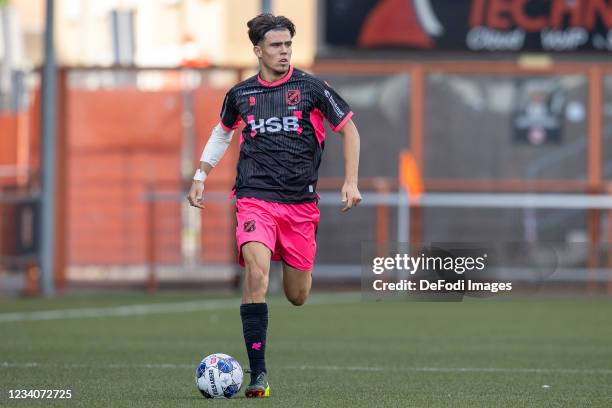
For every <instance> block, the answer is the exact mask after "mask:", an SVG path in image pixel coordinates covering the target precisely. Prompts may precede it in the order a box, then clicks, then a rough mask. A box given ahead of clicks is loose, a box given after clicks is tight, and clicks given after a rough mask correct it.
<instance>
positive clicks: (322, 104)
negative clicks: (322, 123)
mask: <svg viewBox="0 0 612 408" xmlns="http://www.w3.org/2000/svg"><path fill="white" fill-rule="evenodd" d="M317 93H318V94H319V95H318V106H317V108H319V110H320V111H321V112H323V115H324V116H325V119H327V121H328V122H329V126H330V127H331V129H332V130H333V131H334V132H339V131H340V130H341V129H342V128H343V127H344V125H345V124H346V122H348V120H349V119H350V118H351V116H353V111H351V107H350V106H349V104H348V103H346V101H345V100H344V99H342V97H341V96H340V95H338V93H337V92H336V91H334V90H333V89H332V88H331V87H330V86H329V85H328V84H327V82H324V81H321V82H320V86H318V87H317Z"/></svg>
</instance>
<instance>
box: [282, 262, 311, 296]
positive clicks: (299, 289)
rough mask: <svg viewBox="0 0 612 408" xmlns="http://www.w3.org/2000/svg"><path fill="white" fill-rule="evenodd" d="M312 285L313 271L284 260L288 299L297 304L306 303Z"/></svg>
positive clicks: (285, 286)
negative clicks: (299, 267)
mask: <svg viewBox="0 0 612 408" xmlns="http://www.w3.org/2000/svg"><path fill="white" fill-rule="evenodd" d="M311 286H312V273H311V271H310V270H308V271H303V270H300V269H297V268H294V267H293V266H290V265H288V264H286V263H284V262H283V289H284V290H285V296H286V297H287V300H289V302H291V303H292V304H293V305H295V306H301V305H303V304H304V303H306V300H307V299H308V295H310V287H311Z"/></svg>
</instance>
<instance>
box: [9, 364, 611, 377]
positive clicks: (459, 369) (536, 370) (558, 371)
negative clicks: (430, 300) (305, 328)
mask: <svg viewBox="0 0 612 408" xmlns="http://www.w3.org/2000/svg"><path fill="white" fill-rule="evenodd" d="M42 367H51V368H53V367H56V368H63V369H67V368H109V369H122V368H138V369H140V368H150V369H163V368H170V369H191V368H193V369H195V367H196V364H173V363H158V364H154V363H152V364H113V363H109V364H78V363H74V364H54V363H36V362H26V363H11V362H7V361H5V362H2V363H0V368H42ZM277 369H278V370H299V371H362V372H430V373H465V372H472V373H527V374H578V375H580V374H583V375H601V374H612V369H607V368H521V367H514V368H513V367H506V368H502V367H375V366H363V367H359V366H346V367H343V366H306V365H303V366H280V367H277Z"/></svg>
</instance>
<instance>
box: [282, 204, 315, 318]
mask: <svg viewBox="0 0 612 408" xmlns="http://www.w3.org/2000/svg"><path fill="white" fill-rule="evenodd" d="M281 212H282V216H281V217H280V218H279V219H278V220H277V222H278V226H279V228H278V241H279V245H280V255H281V257H282V259H283V288H284V290H285V296H287V299H288V300H289V301H290V302H291V303H292V304H294V305H296V306H300V305H303V304H304V303H305V302H306V300H307V299H308V296H309V295H310V287H311V285H312V273H311V272H312V269H313V267H314V258H315V254H316V252H317V241H316V231H317V225H318V223H319V218H320V213H319V209H318V207H317V203H316V202H310V203H304V204H285V205H282V206H281Z"/></svg>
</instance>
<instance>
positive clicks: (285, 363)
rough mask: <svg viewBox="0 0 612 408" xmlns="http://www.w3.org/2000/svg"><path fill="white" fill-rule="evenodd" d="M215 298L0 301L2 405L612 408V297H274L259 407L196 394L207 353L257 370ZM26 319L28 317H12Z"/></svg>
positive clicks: (236, 324)
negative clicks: (38, 395)
mask: <svg viewBox="0 0 612 408" xmlns="http://www.w3.org/2000/svg"><path fill="white" fill-rule="evenodd" d="M211 298H212V297H211V296H210V294H207V293H187V294H176V293H172V294H160V295H148V296H146V295H142V294H123V295H113V296H101V295H96V296H87V297H83V296H68V297H64V298H60V299H53V300H41V299H38V300H29V301H26V300H6V299H5V300H2V301H0V392H1V395H0V405H5V406H11V407H12V406H15V407H26V406H43V405H45V406H46V405H51V406H67V407H72V406H74V407H77V406H83V407H138V406H146V407H196V406H197V407H202V406H215V405H218V406H221V405H222V406H224V407H225V406H245V405H253V404H256V405H258V406H264V405H265V406H270V407H276V406H278V407H302V406H303V407H344V406H346V407H374V406H377V407H378V406H385V407H386V406H388V407H397V406H406V407H438V406H440V407H498V406H499V407H515V406H517V407H518V406H521V407H522V406H542V407H556V406H558V407H578V406H593V407H597V406H599V407H610V406H612V298H590V299H589V298H563V299H559V298H557V299H550V298H548V299H541V298H540V299H537V298H529V299H513V300H504V301H501V300H495V299H468V300H466V301H464V302H457V303H433V302H384V301H383V302H361V301H360V300H359V298H358V297H357V298H350V297H346V296H345V295H333V294H331V295H320V296H314V297H313V298H312V299H313V302H312V304H307V305H306V306H302V307H294V306H291V305H290V304H289V303H288V302H286V301H284V300H283V299H280V298H272V299H271V300H270V326H269V332H268V349H267V350H268V351H267V364H268V371H269V380H270V384H271V393H272V395H271V397H270V398H269V399H266V400H257V401H254V400H247V399H245V398H243V397H242V394H240V395H239V396H237V397H235V398H232V399H231V400H205V399H203V398H202V397H201V396H200V394H199V393H198V392H197V390H196V388H195V385H194V379H193V376H194V370H195V367H196V365H197V363H198V362H199V361H200V359H202V358H203V357H204V356H205V355H207V354H210V353H214V352H222V353H227V354H230V355H232V356H234V357H236V358H237V359H238V360H239V361H240V362H241V363H242V365H243V367H245V368H246V367H247V366H248V364H247V358H246V352H245V350H244V343H243V341H242V330H241V323H240V317H239V313H238V304H239V303H240V301H239V299H238V298H230V299H221V300H219V299H218V297H217V298H216V299H212V300H210V301H206V299H211ZM353 299H354V300H353ZM202 300H203V301H204V302H202V303H198V302H200V301H202ZM184 302H191V303H188V305H191V306H189V307H187V308H186V310H182V309H181V307H178V308H175V309H173V310H166V311H165V310H164V309H163V307H165V305H168V306H169V307H173V306H176V305H177V304H178V305H179V306H180V305H181V304H183V303H184ZM194 302H195V303H194ZM207 302H211V303H210V305H209V304H208V303H207ZM138 304H156V305H157V306H158V308H157V309H155V310H154V311H153V312H151V313H150V314H147V313H146V312H145V313H144V314H129V313H128V315H125V316H118V315H112V316H104V313H102V316H97V317H76V318H75V317H72V318H62V317H61V315H59V316H56V317H53V318H52V319H51V320H23V319H28V318H29V317H28V316H30V317H31V315H28V313H32V312H33V311H36V310H45V309H46V310H48V309H53V310H60V309H61V310H72V309H77V308H83V307H87V308H90V309H91V308H96V310H102V309H104V310H106V308H111V309H109V310H114V309H113V308H116V307H117V306H124V305H138ZM159 305H161V307H159ZM198 305H201V307H199V306H198ZM211 305H212V306H211ZM209 306H211V307H209ZM104 310H103V311H104ZM15 312H25V314H23V315H21V317H19V316H17V317H16V318H15V319H14V320H16V321H6V319H5V321H2V316H7V315H6V314H7V313H13V316H15V314H14V313H15ZM9 389H71V390H73V398H72V399H70V400H44V401H36V400H10V399H9V398H8V395H7V392H8V390H9Z"/></svg>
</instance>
